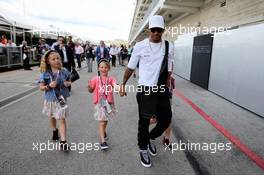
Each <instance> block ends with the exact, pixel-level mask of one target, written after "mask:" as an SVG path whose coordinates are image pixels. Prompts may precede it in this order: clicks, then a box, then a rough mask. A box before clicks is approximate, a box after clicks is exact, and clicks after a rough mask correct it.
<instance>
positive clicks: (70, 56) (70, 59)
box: [54, 45, 75, 69]
mask: <svg viewBox="0 0 264 175" xmlns="http://www.w3.org/2000/svg"><path fill="white" fill-rule="evenodd" d="M64 46H65V49H66V55H67V58H68V63H67V65H66V66H67V67H66V68H67V69H71V67H73V68H75V62H74V54H73V51H72V49H71V48H70V47H69V46H67V45H64ZM54 49H55V50H56V51H57V52H58V53H59V54H60V56H61V59H62V60H61V61H62V63H63V64H65V63H64V55H63V51H62V49H61V48H60V46H59V45H57V46H55V47H54Z"/></svg>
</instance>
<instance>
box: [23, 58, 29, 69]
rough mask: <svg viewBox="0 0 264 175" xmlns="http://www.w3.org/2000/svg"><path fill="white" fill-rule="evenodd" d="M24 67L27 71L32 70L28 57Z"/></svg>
mask: <svg viewBox="0 0 264 175" xmlns="http://www.w3.org/2000/svg"><path fill="white" fill-rule="evenodd" d="M23 67H24V69H25V70H29V69H30V65H29V58H28V57H27V58H26V59H24V61H23Z"/></svg>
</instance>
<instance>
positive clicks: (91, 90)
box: [88, 80, 94, 93]
mask: <svg viewBox="0 0 264 175" xmlns="http://www.w3.org/2000/svg"><path fill="white" fill-rule="evenodd" d="M93 90H94V89H93V87H92V86H91V80H89V81H88V91H89V92H91V93H92V92H93Z"/></svg>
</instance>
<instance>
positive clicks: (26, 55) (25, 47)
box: [22, 41, 32, 70]
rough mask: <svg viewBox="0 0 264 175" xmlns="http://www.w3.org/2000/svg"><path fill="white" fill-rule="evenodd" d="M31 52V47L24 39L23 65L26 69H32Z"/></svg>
mask: <svg viewBox="0 0 264 175" xmlns="http://www.w3.org/2000/svg"><path fill="white" fill-rule="evenodd" d="M29 52H30V48H29V47H28V46H27V42H26V41H23V42H22V56H23V60H24V61H23V67H24V69H25V70H32V69H30V65H29V56H28V54H29Z"/></svg>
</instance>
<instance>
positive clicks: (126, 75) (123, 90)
mask: <svg viewBox="0 0 264 175" xmlns="http://www.w3.org/2000/svg"><path fill="white" fill-rule="evenodd" d="M133 72H134V70H132V69H129V68H126V70H125V73H124V77H123V83H122V84H121V86H120V90H119V94H120V96H121V97H123V96H124V95H126V88H125V87H126V82H127V80H128V79H129V78H130V76H131V75H132V73H133Z"/></svg>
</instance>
